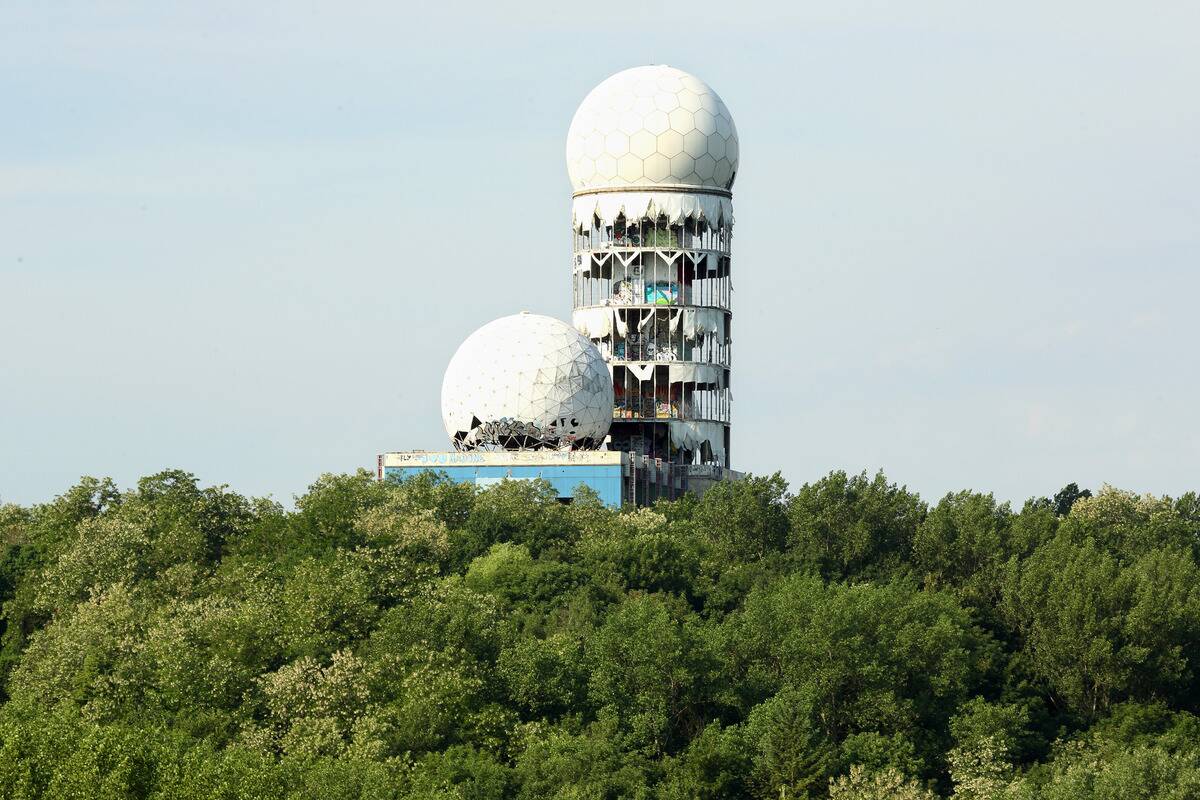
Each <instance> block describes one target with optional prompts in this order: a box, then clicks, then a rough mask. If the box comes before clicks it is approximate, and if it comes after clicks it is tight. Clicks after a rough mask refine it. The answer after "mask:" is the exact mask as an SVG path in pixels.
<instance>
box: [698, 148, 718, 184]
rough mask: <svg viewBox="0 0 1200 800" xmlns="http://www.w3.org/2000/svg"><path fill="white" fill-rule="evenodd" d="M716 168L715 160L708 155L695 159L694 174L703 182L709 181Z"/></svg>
mask: <svg viewBox="0 0 1200 800" xmlns="http://www.w3.org/2000/svg"><path fill="white" fill-rule="evenodd" d="M716 168H717V162H716V159H714V158H713V157H712V156H710V155H709V154H708V153H705V154H704V155H702V156H700V157H699V158H697V159H696V174H697V175H699V176H700V177H701V178H703V179H704V180H709V179H710V178H712V176H713V172H714V171H715V170H716Z"/></svg>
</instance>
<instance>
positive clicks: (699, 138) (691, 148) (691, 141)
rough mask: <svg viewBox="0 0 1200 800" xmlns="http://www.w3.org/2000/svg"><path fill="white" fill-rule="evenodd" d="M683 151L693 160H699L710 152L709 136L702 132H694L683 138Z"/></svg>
mask: <svg viewBox="0 0 1200 800" xmlns="http://www.w3.org/2000/svg"><path fill="white" fill-rule="evenodd" d="M683 149H684V150H686V151H687V153H688V155H690V156H691V157H692V158H699V157H700V156H702V155H704V154H705V153H707V152H708V136H706V135H705V134H704V133H702V132H700V131H692V132H690V133H688V134H687V135H686V136H684V137H683Z"/></svg>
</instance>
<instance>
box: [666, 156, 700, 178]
mask: <svg viewBox="0 0 1200 800" xmlns="http://www.w3.org/2000/svg"><path fill="white" fill-rule="evenodd" d="M695 170H696V160H695V159H694V158H692V157H691V156H689V155H688V154H687V153H680V154H679V155H677V156H675V157H674V158H672V159H671V175H673V176H674V177H675V178H678V179H680V181H682V179H684V178H686V177H687V176H688V175H691V174H692V173H693V172H694V171H695Z"/></svg>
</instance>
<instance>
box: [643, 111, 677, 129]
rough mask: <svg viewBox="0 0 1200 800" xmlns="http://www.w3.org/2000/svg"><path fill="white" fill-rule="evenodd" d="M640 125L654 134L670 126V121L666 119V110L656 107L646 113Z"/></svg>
mask: <svg viewBox="0 0 1200 800" xmlns="http://www.w3.org/2000/svg"><path fill="white" fill-rule="evenodd" d="M642 125H643V126H645V128H646V130H648V131H650V132H651V133H653V134H654V135H655V136H657V135H658V134H660V133H662V132H663V131H665V130H668V129H669V128H670V127H671V123H670V122H669V121H668V120H667V112H665V111H659V110H658V109H655V110H654V111H651V112H650V113H649V114H647V115H646V118H645V119H644V120H643V121H642Z"/></svg>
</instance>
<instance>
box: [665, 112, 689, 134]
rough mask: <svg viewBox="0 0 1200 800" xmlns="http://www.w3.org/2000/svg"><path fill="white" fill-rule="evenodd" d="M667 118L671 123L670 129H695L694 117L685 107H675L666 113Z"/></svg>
mask: <svg viewBox="0 0 1200 800" xmlns="http://www.w3.org/2000/svg"><path fill="white" fill-rule="evenodd" d="M667 119H668V120H669V121H670V123H671V129H672V130H676V131H679V132H680V133H687V132H688V131H694V130H695V129H696V118H695V117H693V116H692V112H690V111H688V110H687V109H686V108H677V109H675V110H674V111H672V112H671V113H670V114H669V115H668V117H667Z"/></svg>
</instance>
